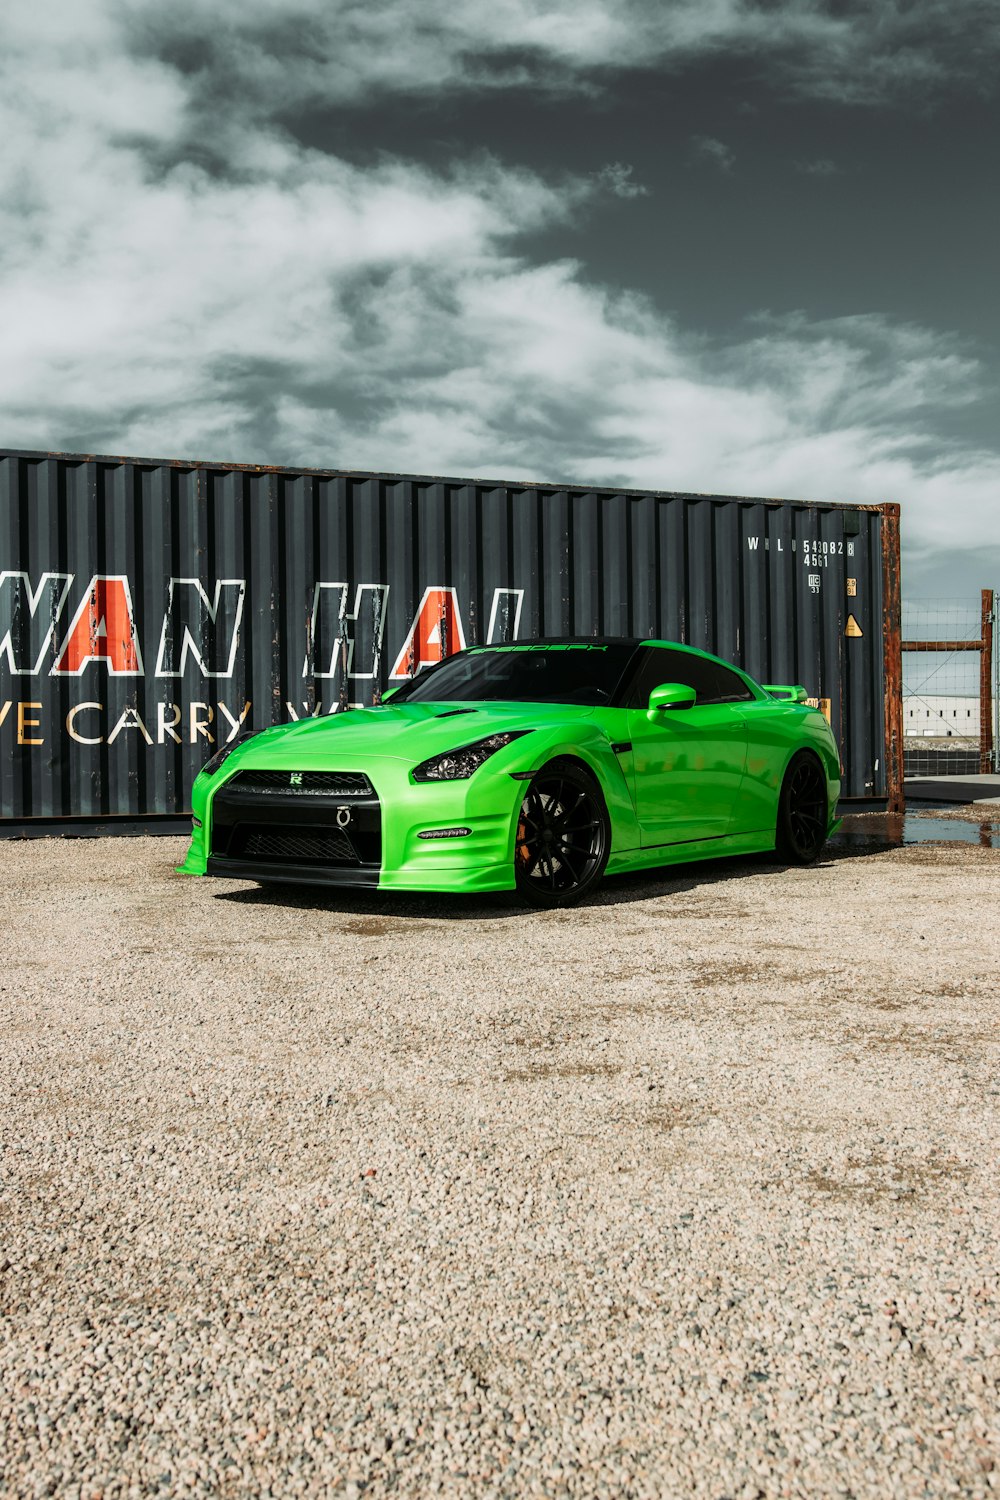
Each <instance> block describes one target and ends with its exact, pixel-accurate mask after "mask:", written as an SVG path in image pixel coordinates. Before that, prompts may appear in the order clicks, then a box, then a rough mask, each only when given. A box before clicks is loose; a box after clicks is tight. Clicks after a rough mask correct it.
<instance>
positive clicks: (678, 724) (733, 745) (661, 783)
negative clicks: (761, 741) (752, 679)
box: [628, 646, 753, 847]
mask: <svg viewBox="0 0 1000 1500" xmlns="http://www.w3.org/2000/svg"><path fill="white" fill-rule="evenodd" d="M647 650H648V653H649V654H648V657H647V659H646V660H645V661H644V662H643V663H642V665H641V667H640V668H639V671H638V674H637V676H636V679H635V681H634V683H633V686H632V689H631V691H630V693H629V715H628V717H629V736H630V739H631V741H632V775H633V795H634V797H635V805H636V814H637V817H638V821H639V830H640V842H641V844H642V846H643V847H650V846H653V845H657V844H678V843H686V842H688V841H689V840H694V839H711V838H722V837H724V836H725V835H726V834H727V833H728V832H729V830H730V826H731V824H732V820H733V811H734V808H735V806H736V802H737V799H738V797H739V793H740V788H741V785H742V782H743V774H744V771H745V769H746V761H747V726H746V720H745V717H744V715H743V713H742V712H741V706H742V703H743V702H745V700H746V699H747V698H752V696H753V695H752V693H750V691H749V689H747V688H746V686H745V684H744V683H743V681H742V679H741V678H739V677H738V676H737V675H736V673H734V672H733V673H730V672H727V671H725V669H724V668H722V667H721V664H720V665H719V666H718V668H717V665H716V663H714V662H712V661H710V660H708V659H707V658H705V657H699V656H695V655H693V654H691V653H689V652H686V651H675V650H671V649H670V648H669V647H665V646H650V647H648V648H647ZM723 672H724V673H725V675H724V676H723V675H721V674H722V673H723ZM730 679H731V680H730ZM668 682H679V683H683V684H684V685H685V686H689V687H693V688H694V690H695V693H696V695H697V696H696V701H695V704H694V706H693V707H692V708H686V709H676V710H671V711H668V712H664V713H661V714H659V715H658V716H657V718H656V720H655V721H650V719H649V718H648V717H647V707H648V703H649V695H650V693H651V692H652V690H653V688H655V687H660V686H662V685H663V684H664V683H668ZM734 700H735V701H734Z"/></svg>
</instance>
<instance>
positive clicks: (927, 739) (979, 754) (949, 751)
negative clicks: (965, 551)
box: [902, 590, 997, 776]
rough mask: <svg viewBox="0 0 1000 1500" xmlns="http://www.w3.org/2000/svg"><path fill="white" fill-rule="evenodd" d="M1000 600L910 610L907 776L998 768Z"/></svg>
mask: <svg viewBox="0 0 1000 1500" xmlns="http://www.w3.org/2000/svg"><path fill="white" fill-rule="evenodd" d="M995 607H996V595H995V594H993V593H992V592H991V591H987V590H984V591H983V592H982V595H981V598H980V599H979V600H974V599H918V600H913V601H911V602H908V603H907V602H904V604H903V621H902V624H903V748H904V769H905V774H906V775H907V776H963V775H964V776H968V775H977V774H979V773H981V772H984V771H993V770H995V769H997V767H996V764H995V746H996V742H997V736H996V734H995V732H994V731H995V724H994V718H995V713H996V705H997V691H996V690H997V682H996V663H995V662H994V659H993V655H994V654H993V650H992V643H993V620H994V617H995Z"/></svg>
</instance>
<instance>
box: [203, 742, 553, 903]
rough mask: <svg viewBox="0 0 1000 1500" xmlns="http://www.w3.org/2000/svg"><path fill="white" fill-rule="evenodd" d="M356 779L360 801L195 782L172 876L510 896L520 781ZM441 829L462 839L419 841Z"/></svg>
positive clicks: (387, 772) (381, 769)
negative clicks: (180, 857)
mask: <svg viewBox="0 0 1000 1500" xmlns="http://www.w3.org/2000/svg"><path fill="white" fill-rule="evenodd" d="M366 773H367V775H368V777H369V780H370V783H371V791H372V794H373V795H371V796H370V797H367V798H366V797H345V796H342V795H339V796H338V795H337V794H332V795H330V796H325V795H323V796H319V795H303V794H301V793H300V792H296V791H292V790H291V789H290V788H289V789H288V790H282V791H277V790H268V791H266V792H261V791H257V790H255V791H244V790H241V787H240V784H239V783H240V779H241V777H240V772H237V773H236V774H235V775H233V776H231V777H230V778H228V779H226V780H220V781H219V784H218V785H212V782H213V780H214V778H205V781H207V782H208V785H207V786H203V785H201V781H202V778H199V780H198V781H197V782H196V783H195V795H194V799H193V801H194V812H195V819H196V826H195V828H194V830H193V834H192V839H191V845H190V848H189V849H188V854H187V858H186V859H185V861H184V863H183V864H182V865H181V866H179V870H180V871H181V873H183V874H188V875H210V876H219V877H225V878H228V879H235V880H257V881H265V882H270V881H281V882H287V883H294V884H310V885H321V886H355V887H360V888H367V889H373V888H377V889H379V890H402V891H443V892H456V893H458V892H463V893H464V892H468V893H473V892H481V891H501V890H511V889H513V887H514V835H515V831H516V819H517V812H518V809H519V807H520V804H521V799H522V796H523V786H522V783H521V782H519V781H517V780H515V779H513V778H512V777H511V776H510V775H509V774H507V773H504V772H499V773H498V772H495V771H491V770H490V769H489V768H487V767H484V768H483V769H482V770H481V771H479V772H477V773H476V775H475V776H474V777H471V778H469V780H467V781H453V782H435V783H415V782H413V781H411V780H410V774H409V767H408V766H406V765H404V764H403V763H401V762H390V761H388V760H387V761H386V762H385V763H384V764H382V765H379V766H372V765H368V766H366ZM296 774H299V773H298V772H296ZM304 774H307V773H304ZM198 822H200V824H201V826H200V827H199V826H197V824H198ZM443 828H465V829H468V830H469V831H468V833H466V834H464V835H462V836H459V837H449V838H433V839H427V838H421V837H420V834H421V833H427V832H429V831H432V830H436V829H443Z"/></svg>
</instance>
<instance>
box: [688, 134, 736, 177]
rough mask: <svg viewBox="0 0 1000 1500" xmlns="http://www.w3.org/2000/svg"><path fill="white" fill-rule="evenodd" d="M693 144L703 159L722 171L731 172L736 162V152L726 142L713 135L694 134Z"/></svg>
mask: <svg viewBox="0 0 1000 1500" xmlns="http://www.w3.org/2000/svg"><path fill="white" fill-rule="evenodd" d="M691 144H692V146H693V147H694V150H695V155H696V156H698V157H700V159H701V160H702V161H707V162H710V163H711V164H712V166H713V167H717V168H718V169H719V171H720V172H731V171H732V170H733V167H734V165H735V163H736V154H735V152H733V151H732V150H731V149H730V148H729V147H728V146H727V145H726V143H725V141H717V140H716V139H715V137H714V136H711V135H693V136H692V137H691Z"/></svg>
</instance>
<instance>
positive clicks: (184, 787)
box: [0, 450, 902, 834]
mask: <svg viewBox="0 0 1000 1500" xmlns="http://www.w3.org/2000/svg"><path fill="white" fill-rule="evenodd" d="M552 635H583V636H589V635H631V636H643V635H648V636H651V637H659V638H661V639H666V640H676V641H683V642H686V643H688V644H690V645H694V646H699V647H702V648H704V649H706V650H709V651H713V652H716V653H717V654H718V655H720V656H723V657H725V658H726V659H727V660H730V661H733V662H736V663H738V664H739V665H740V666H742V667H743V668H744V669H745V670H746V671H748V672H749V673H750V674H751V675H752V676H753V677H755V678H757V679H758V680H759V681H761V682H765V683H767V682H780V683H802V684H803V685H804V686H805V688H806V690H807V692H808V694H809V695H810V697H811V698H812V699H813V700H814V701H815V702H816V704H817V705H818V706H819V707H821V708H822V709H823V711H824V712H825V713H826V714H827V715H828V716H829V719H830V722H831V724H832V726H833V729H834V732H835V734H836V736H837V739H838V741H839V743H840V745H841V747H842V756H843V761H844V768H845V769H844V787H843V790H844V796H845V798H846V799H850V800H854V801H858V802H863V801H869V802H876V803H880V804H881V805H884V806H885V805H887V806H889V807H890V808H898V807H900V806H901V805H902V762H901V735H902V724H901V717H900V696H899V695H900V658H899V640H900V636H899V511H898V507H897V506H894V505H888V504H887V505H883V506H845V505H834V504H822V505H819V504H807V503H804V502H799V501H790V500H772V499H751V498H741V497H738V496H731V495H695V494H671V493H666V492H659V491H656V492H652V491H640V490H622V489H614V488H593V489H586V488H581V487H569V486H562V487H561V486H558V485H542V484H533V483H526V482H521V481H504V480H495V481H494V480H482V479H444V478H435V477H430V476H416V475H398V474H363V473H344V472H336V471H332V470H319V469H311V470H305V469H282V468H270V467H254V466H251V465H236V464H228V465H216V464H207V463H200V462H199V463H184V462H180V461H177V462H175V461H160V460H150V459H138V458H115V457H110V458H105V457H94V456H90V455H74V454H62V453H56V454H47V453H30V452H11V451H4V450H0V766H2V770H0V778H2V780H0V831H3V832H6V833H8V834H11V833H19V832H23V831H32V830H37V829H39V828H41V827H48V826H56V827H58V826H66V823H65V821H63V822H62V823H55V824H50V821H49V820H69V822H70V823H79V822H80V821H81V820H96V822H95V825H94V826H97V824H99V825H100V826H101V827H102V828H108V827H115V826H124V825H126V824H134V823H135V822H136V821H137V820H141V819H147V818H153V817H161V818H162V817H165V816H173V817H176V816H178V815H180V814H183V813H185V812H186V811H187V810H188V808H189V805H190V804H189V797H190V790H191V783H192V781H193V779H194V776H195V774H196V773H197V770H198V768H199V766H200V765H201V764H202V763H203V762H204V761H205V760H206V759H207V758H208V756H209V754H210V753H211V751H212V749H213V747H214V746H215V745H217V744H220V743H223V742H225V741H226V740H227V739H229V738H232V737H233V736H235V735H236V734H237V733H238V732H239V730H240V729H241V728H243V727H247V726H253V727H256V728H260V727H263V726H265V725H268V724H272V723H277V722H282V721H287V720H290V719H296V718H301V717H303V716H304V715H307V714H328V713H332V712H336V711H339V710H343V709H345V708H348V707H349V706H350V705H352V704H359V703H362V704H364V703H370V702H372V701H373V699H377V696H378V694H379V693H380V691H382V690H383V689H385V687H386V686H387V685H388V684H390V683H391V682H393V681H398V680H399V679H400V678H401V677H403V676H406V675H409V674H410V673H412V672H413V671H415V670H416V669H417V668H418V667H419V666H420V665H421V664H422V663H423V662H426V661H432V660H437V659H439V658H440V656H442V655H444V654H447V653H448V652H451V651H454V650H457V649H459V648H460V647H462V646H464V645H471V644H474V643H480V642H489V641H509V640H525V639H530V638H532V637H536V636H552ZM116 820H120V822H116Z"/></svg>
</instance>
